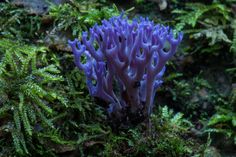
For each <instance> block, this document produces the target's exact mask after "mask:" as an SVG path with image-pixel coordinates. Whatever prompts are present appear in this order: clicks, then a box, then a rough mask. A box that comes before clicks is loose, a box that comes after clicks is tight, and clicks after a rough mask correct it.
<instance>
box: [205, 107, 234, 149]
mask: <svg viewBox="0 0 236 157" xmlns="http://www.w3.org/2000/svg"><path fill="white" fill-rule="evenodd" d="M235 129H236V113H235V112H234V111H233V110H232V109H224V108H218V110H217V112H216V113H215V114H214V115H213V116H212V117H211V118H210V120H209V121H208V123H207V126H206V128H204V133H211V134H222V135H224V136H225V137H226V138H229V139H231V140H232V141H234V144H235V145H236V132H235Z"/></svg>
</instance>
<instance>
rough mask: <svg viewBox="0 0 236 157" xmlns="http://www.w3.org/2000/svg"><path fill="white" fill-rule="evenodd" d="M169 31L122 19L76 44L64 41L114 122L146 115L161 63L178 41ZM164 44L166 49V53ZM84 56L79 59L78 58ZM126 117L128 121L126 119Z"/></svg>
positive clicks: (92, 92) (143, 20)
mask: <svg viewBox="0 0 236 157" xmlns="http://www.w3.org/2000/svg"><path fill="white" fill-rule="evenodd" d="M182 37H183V35H182V33H179V34H178V36H177V37H176V38H175V37H174V35H173V32H172V30H171V29H170V28H169V27H165V26H163V25H155V24H154V22H153V21H150V20H149V19H147V18H139V19H134V20H132V21H129V20H128V19H127V18H126V17H124V16H123V15H120V16H118V17H112V18H110V19H109V20H103V21H102V25H95V26H93V27H92V28H90V29H89V31H88V32H83V33H82V39H81V41H78V39H75V40H74V41H69V45H70V46H71V48H72V51H73V54H74V57H75V63H76V66H77V67H78V68H79V69H80V70H82V71H84V73H85V75H86V83H87V86H88V89H89V93H90V95H91V96H93V97H98V98H100V99H103V100H104V101H106V102H107V104H109V107H108V112H109V114H110V115H115V116H116V118H118V119H119V118H121V117H126V118H127V115H124V114H127V112H123V111H127V110H129V111H128V112H129V113H130V114H134V115H135V114H137V113H138V114H142V115H145V117H147V116H149V115H150V114H151V111H152V108H153V99H154V96H155V93H156V90H157V88H158V87H159V86H160V85H161V84H162V76H163V74H164V72H165V63H166V62H167V61H168V60H169V59H170V58H171V57H172V56H173V55H174V54H175V52H176V49H177V46H178V45H179V43H180V42H181V40H182ZM165 44H169V46H170V47H169V50H168V51H165V50H164V47H165ZM82 58H83V59H82ZM129 118H130V117H129Z"/></svg>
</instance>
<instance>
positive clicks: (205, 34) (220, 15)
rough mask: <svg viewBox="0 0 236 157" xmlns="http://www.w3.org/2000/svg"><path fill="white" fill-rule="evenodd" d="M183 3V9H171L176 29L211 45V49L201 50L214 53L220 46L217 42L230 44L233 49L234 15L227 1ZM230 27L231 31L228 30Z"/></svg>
mask: <svg viewBox="0 0 236 157" xmlns="http://www.w3.org/2000/svg"><path fill="white" fill-rule="evenodd" d="M228 3H229V4H232V3H233V2H228ZM184 5H185V8H184V9H175V10H173V11H172V14H174V15H175V16H176V18H175V19H176V21H177V23H176V27H175V28H176V29H177V30H184V32H185V34H189V38H190V39H193V40H199V39H201V43H202V44H201V45H202V46H203V45H205V44H208V45H210V46H212V48H211V49H204V50H203V51H202V52H212V53H216V50H219V49H220V48H222V47H221V46H220V45H216V43H219V42H221V43H224V44H226V45H231V46H230V47H231V51H234V47H235V46H234V45H235V36H232V34H233V33H234V30H235V25H234V20H233V19H234V16H233V15H232V14H233V13H232V11H231V9H230V7H228V5H227V3H220V2H219V1H215V2H214V3H211V4H203V3H186V4H184ZM212 14H214V16H212ZM230 29H231V30H233V31H228V30H230ZM232 37H233V38H232ZM202 39H206V42H202ZM203 43H204V44H203ZM213 48H214V49H213Z"/></svg>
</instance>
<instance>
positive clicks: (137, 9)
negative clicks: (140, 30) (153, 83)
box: [0, 0, 236, 157]
mask: <svg viewBox="0 0 236 157" xmlns="http://www.w3.org/2000/svg"><path fill="white" fill-rule="evenodd" d="M53 2H54V1H51V2H50V3H49V4H48V6H47V7H48V8H49V9H48V11H45V13H43V14H37V13H35V14H32V13H29V12H28V11H27V10H26V9H25V8H24V7H23V6H18V5H16V4H13V3H12V2H0V14H1V17H0V24H1V25H0V156H3V157H5V156H9V157H10V156H59V157H60V156H72V157H73V156H107V157H110V156H117V157H118V156H150V157H152V156H153V157H154V156H167V157H172V156H174V157H175V156H176V157H179V156H195V157H204V156H227V155H228V156H230V155H231V156H235V154H236V152H235V146H236V132H235V130H236V115H235V114H236V107H235V105H236V86H235V84H236V82H235V81H236V68H235V67H236V20H235V18H236V6H235V5H236V1H235V0H225V1H223V0H212V1H207V2H206V1H203V0H198V1H197V2H196V1H188V2H187V3H186V2H185V1H177V0H169V1H167V2H168V6H167V8H166V9H164V10H162V11H160V8H159V5H158V4H157V3H156V2H155V1H146V0H136V1H130V2H129V3H124V2H121V1H114V0H113V1H108V0H89V1H85V0H69V1H67V2H65V3H62V4H56V3H55V4H54V3H53ZM113 3H114V4H113ZM130 8H131V9H130ZM122 10H126V11H125V12H126V13H127V16H130V17H134V16H140V15H142V16H149V17H150V18H151V19H153V20H154V22H157V23H164V24H166V25H170V26H172V27H174V28H175V29H176V30H181V31H183V32H184V39H183V43H182V44H181V46H180V48H179V49H178V52H177V53H176V55H175V57H174V58H173V60H172V61H171V62H169V63H168V65H167V66H168V68H167V69H168V70H167V73H166V74H165V78H164V84H163V86H162V87H161V88H160V89H159V91H158V94H157V96H156V98H155V107H154V113H153V114H152V116H151V119H150V121H151V128H149V129H150V132H149V131H147V127H146V121H144V122H143V123H141V124H138V125H137V126H132V127H130V128H125V129H120V130H115V129H114V128H112V125H110V121H109V118H108V115H107V112H106V108H105V107H104V106H106V104H104V102H102V101H100V100H99V99H92V98H91V97H90V96H89V94H88V90H87V87H86V84H85V77H84V76H83V74H82V73H80V71H79V70H78V69H77V68H75V65H74V63H73V56H72V54H71V51H70V49H69V48H68V47H67V40H68V39H73V38H75V37H78V38H80V35H81V32H82V31H85V30H88V29H89V28H90V27H91V26H93V25H94V24H96V23H98V24H99V23H101V20H103V19H107V18H109V17H112V16H116V15H119V14H120V12H121V11H122ZM48 39H50V41H53V42H48ZM55 45H57V47H56V48H55ZM222 143H226V144H225V146H224V147H222Z"/></svg>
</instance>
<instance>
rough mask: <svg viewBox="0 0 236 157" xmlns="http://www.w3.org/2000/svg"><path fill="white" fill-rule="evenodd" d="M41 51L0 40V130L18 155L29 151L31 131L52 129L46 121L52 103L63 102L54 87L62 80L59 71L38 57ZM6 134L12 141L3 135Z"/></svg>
mask: <svg viewBox="0 0 236 157" xmlns="http://www.w3.org/2000/svg"><path fill="white" fill-rule="evenodd" d="M45 52H46V49H45V47H34V46H29V45H25V44H22V43H19V42H17V41H11V40H6V39H1V40H0V54H1V57H0V59H1V62H0V119H1V120H0V121H1V122H2V123H1V126H0V128H1V129H0V132H2V133H3V134H6V135H4V136H3V137H2V139H3V140H4V141H5V142H6V141H9V142H11V143H13V145H14V148H15V151H16V152H17V153H18V154H21V155H25V154H29V153H30V152H29V151H28V148H27V143H29V142H30V141H31V140H32V137H33V134H35V133H37V132H38V131H40V130H44V129H46V128H48V127H49V128H54V125H53V123H52V122H51V120H50V118H51V117H52V115H54V114H55V112H54V111H53V106H54V102H56V101H59V102H65V101H62V100H64V99H63V97H61V96H60V95H59V94H58V93H57V91H56V90H55V88H54V86H55V85H56V83H57V82H60V81H62V80H63V79H62V77H61V76H60V75H59V74H60V71H59V70H58V68H57V67H56V66H55V65H53V64H50V65H45V64H44V63H43V59H40V57H45V55H44V54H45ZM61 104H62V103H61ZM64 105H66V104H64ZM9 133H10V135H11V137H12V140H9V139H8V138H6V137H7V134H9ZM6 143H7V142H6Z"/></svg>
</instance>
